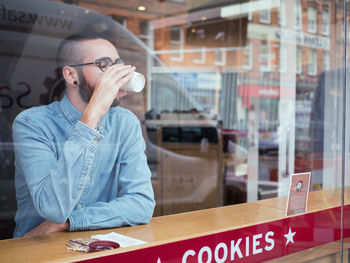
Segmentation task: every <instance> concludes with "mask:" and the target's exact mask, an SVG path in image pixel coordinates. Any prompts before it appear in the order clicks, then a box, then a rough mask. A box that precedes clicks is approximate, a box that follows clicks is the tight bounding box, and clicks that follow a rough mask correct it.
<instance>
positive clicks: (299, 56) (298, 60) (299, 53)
mask: <svg viewBox="0 0 350 263" xmlns="http://www.w3.org/2000/svg"><path fill="white" fill-rule="evenodd" d="M302 61H303V50H302V49H301V47H296V49H295V73H296V74H302V73H303V64H302Z"/></svg>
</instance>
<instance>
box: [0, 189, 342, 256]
mask: <svg viewBox="0 0 350 263" xmlns="http://www.w3.org/2000/svg"><path fill="white" fill-rule="evenodd" d="M285 203H286V199H285V198H274V199H268V200H263V201H257V202H251V203H246V204H240V205H233V206H227V207H219V208H213V209H207V210H201V211H195V212H188V213H183V214H176V215H169V216H162V217H155V218H153V219H152V221H151V222H150V223H149V224H148V225H141V226H135V227H122V228H115V229H104V230H98V231H84V232H59V233H52V234H49V235H44V236H37V237H33V238H18V239H8V240H2V241H0V262H72V261H79V260H84V259H88V258H96V257H100V256H104V255H111V254H117V253H121V252H125V251H132V250H138V249H140V248H147V247H152V246H156V245H160V244H167V243H171V242H175V241H181V240H185V239H190V238H194V237H201V236H205V235H210V234H215V233H220V232H224V231H228V230H232V229H239V228H243V227H246V226H252V225H256V224H262V223H266V222H271V221H276V220H280V219H284V218H286V217H285ZM339 205H340V191H339V190H326V191H317V192H312V193H310V197H309V209H308V211H309V212H314V211H318V210H324V209H326V208H332V207H335V206H339ZM112 231H113V232H117V233H119V234H122V235H126V236H130V237H134V238H137V239H141V240H144V241H146V242H149V243H147V244H145V245H140V246H135V247H129V248H119V249H116V250H113V251H102V252H96V253H81V252H73V251H69V250H68V249H67V246H66V245H65V243H67V242H68V240H69V239H75V238H83V239H89V238H90V237H91V235H95V234H107V233H110V232H112Z"/></svg>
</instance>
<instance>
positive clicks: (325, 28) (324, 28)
mask: <svg viewBox="0 0 350 263" xmlns="http://www.w3.org/2000/svg"><path fill="white" fill-rule="evenodd" d="M325 16H327V17H325ZM329 24H330V10H329V8H328V7H327V8H325V9H323V10H322V34H323V35H324V36H329V32H330V30H329Z"/></svg>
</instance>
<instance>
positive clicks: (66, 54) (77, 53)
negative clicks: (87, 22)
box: [56, 32, 109, 74]
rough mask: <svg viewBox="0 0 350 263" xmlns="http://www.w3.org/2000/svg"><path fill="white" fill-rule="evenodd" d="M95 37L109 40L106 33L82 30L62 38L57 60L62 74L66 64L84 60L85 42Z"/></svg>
mask: <svg viewBox="0 0 350 263" xmlns="http://www.w3.org/2000/svg"><path fill="white" fill-rule="evenodd" d="M94 39H105V40H107V41H109V40H108V39H107V37H106V36H105V35H103V34H101V33H96V32H81V33H77V34H74V35H70V36H68V37H67V38H65V39H63V40H62V42H61V43H60V45H59V47H58V49H57V53H56V62H57V67H58V68H59V72H60V74H61V73H62V69H63V67H64V66H69V65H73V64H79V63H81V61H83V59H84V58H85V56H86V50H85V47H84V42H85V41H88V40H94ZM78 72H79V70H78ZM79 73H80V72H79Z"/></svg>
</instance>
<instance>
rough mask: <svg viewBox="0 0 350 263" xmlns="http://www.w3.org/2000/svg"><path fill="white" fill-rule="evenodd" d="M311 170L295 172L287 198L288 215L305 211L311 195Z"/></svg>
mask: <svg viewBox="0 0 350 263" xmlns="http://www.w3.org/2000/svg"><path fill="white" fill-rule="evenodd" d="M310 178H311V172H308V173H298V174H293V175H292V176H291V179H290V187H289V193H288V200H287V208H286V216H290V215H296V214H300V213H305V212H306V211H307V200H308V197H309V189H310Z"/></svg>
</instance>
